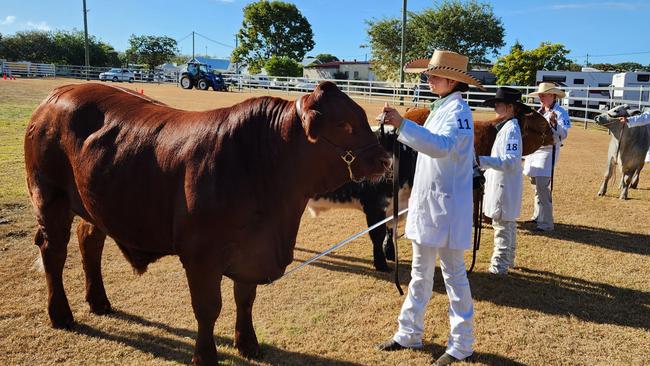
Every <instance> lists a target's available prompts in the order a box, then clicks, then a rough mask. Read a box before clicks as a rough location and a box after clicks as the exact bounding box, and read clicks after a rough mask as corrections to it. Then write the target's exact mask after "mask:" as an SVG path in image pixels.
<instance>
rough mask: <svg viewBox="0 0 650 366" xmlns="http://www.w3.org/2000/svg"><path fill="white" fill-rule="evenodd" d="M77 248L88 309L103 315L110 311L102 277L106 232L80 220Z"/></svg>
mask: <svg viewBox="0 0 650 366" xmlns="http://www.w3.org/2000/svg"><path fill="white" fill-rule="evenodd" d="M77 238H78V239H79V250H80V251H81V259H82V262H83V267H84V274H85V276H86V301H87V302H88V305H90V311H91V312H93V313H95V314H98V315H104V314H108V313H111V312H112V309H111V304H110V302H109V301H108V297H107V296H106V290H105V289H104V281H103V279H102V251H103V250H104V240H105V239H106V234H104V232H103V231H101V230H99V229H98V228H97V227H96V226H95V225H93V224H91V223H89V222H87V221H84V220H82V221H81V222H80V223H79V225H78V226H77Z"/></svg>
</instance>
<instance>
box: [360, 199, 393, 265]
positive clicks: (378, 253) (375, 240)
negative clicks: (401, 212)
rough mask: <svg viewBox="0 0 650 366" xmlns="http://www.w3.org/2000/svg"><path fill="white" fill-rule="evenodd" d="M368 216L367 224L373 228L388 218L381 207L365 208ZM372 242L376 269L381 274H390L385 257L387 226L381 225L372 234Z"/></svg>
mask: <svg viewBox="0 0 650 366" xmlns="http://www.w3.org/2000/svg"><path fill="white" fill-rule="evenodd" d="M363 211H364V213H365V214H366V223H367V224H368V226H369V227H370V226H372V225H374V224H376V223H377V222H379V221H381V220H383V219H385V218H386V211H384V210H383V209H381V208H379V207H365V206H364V208H363ZM368 234H369V235H370V240H371V241H372V256H373V264H374V266H375V269H376V270H378V271H381V272H388V271H390V268H388V263H386V256H385V255H384V249H383V248H382V247H383V244H384V238H385V237H386V225H380V226H378V227H377V228H376V229H375V230H372V231H371V232H370V233H368Z"/></svg>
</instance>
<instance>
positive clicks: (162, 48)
mask: <svg viewBox="0 0 650 366" xmlns="http://www.w3.org/2000/svg"><path fill="white" fill-rule="evenodd" d="M129 45H130V47H129V48H128V49H127V50H126V52H125V54H126V59H127V60H128V61H130V62H132V61H133V60H137V62H139V63H143V64H145V65H147V67H148V68H149V70H153V69H154V68H155V67H156V66H158V65H161V64H163V63H165V62H167V61H169V60H170V59H172V58H173V57H174V56H175V55H176V52H178V45H177V43H176V40H175V39H173V38H169V37H167V36H146V35H143V36H136V35H135V34H132V35H131V37H130V38H129Z"/></svg>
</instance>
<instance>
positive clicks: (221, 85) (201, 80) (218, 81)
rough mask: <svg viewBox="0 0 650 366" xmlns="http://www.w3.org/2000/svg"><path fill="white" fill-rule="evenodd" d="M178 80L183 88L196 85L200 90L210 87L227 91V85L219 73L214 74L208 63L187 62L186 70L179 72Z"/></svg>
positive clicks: (190, 87)
mask: <svg viewBox="0 0 650 366" xmlns="http://www.w3.org/2000/svg"><path fill="white" fill-rule="evenodd" d="M179 82H180V84H181V87H182V88H183V89H192V88H193V87H196V88H197V89H200V90H208V88H210V87H212V89H214V90H215V91H228V85H226V82H225V81H224V80H223V76H221V73H219V74H216V75H215V74H214V73H213V72H212V71H210V69H209V66H208V65H206V64H202V63H199V62H188V63H187V70H186V71H184V72H183V73H182V74H181V78H180V80H179Z"/></svg>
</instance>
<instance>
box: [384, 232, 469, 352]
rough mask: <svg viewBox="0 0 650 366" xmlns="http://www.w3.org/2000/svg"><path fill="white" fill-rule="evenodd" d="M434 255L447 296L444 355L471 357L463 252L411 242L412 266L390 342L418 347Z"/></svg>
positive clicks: (430, 286)
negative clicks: (447, 316) (447, 309)
mask: <svg viewBox="0 0 650 366" xmlns="http://www.w3.org/2000/svg"><path fill="white" fill-rule="evenodd" d="M436 256H439V257H440V269H441V270H442V278H443V279H444V281H445V288H446V289H447V296H448V297H449V323H450V326H451V330H450V334H449V338H448V340H447V351H446V352H447V353H449V354H450V355H452V356H454V357H456V358H457V359H461V360H462V359H464V358H467V357H469V356H471V355H472V352H473V350H472V344H473V343H474V329H473V318H474V304H473V302H472V293H471V292H470V288H469V281H468V280H467V272H466V271H465V258H464V256H463V250H457V249H447V248H432V247H427V246H423V245H419V244H417V243H415V242H413V265H412V268H411V282H410V283H409V289H408V294H407V296H406V299H405V300H404V304H403V305H402V311H401V312H400V314H399V318H398V319H397V320H398V323H399V329H398V330H397V333H395V335H394V336H393V339H394V340H395V341H396V342H397V343H399V344H400V345H402V346H404V347H422V333H423V332H424V313H425V311H426V307H427V303H428V302H429V299H430V298H431V295H432V294H433V273H434V270H435V268H436Z"/></svg>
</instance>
